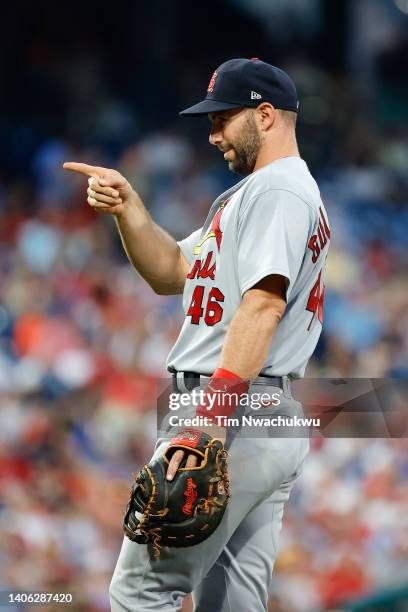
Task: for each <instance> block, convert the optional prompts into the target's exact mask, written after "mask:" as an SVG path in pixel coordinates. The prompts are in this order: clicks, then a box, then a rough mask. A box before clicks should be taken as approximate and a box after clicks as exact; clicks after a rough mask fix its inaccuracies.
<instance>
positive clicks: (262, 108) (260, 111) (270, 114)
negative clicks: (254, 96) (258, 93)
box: [255, 102, 276, 132]
mask: <svg viewBox="0 0 408 612" xmlns="http://www.w3.org/2000/svg"><path fill="white" fill-rule="evenodd" d="M255 112H256V114H257V117H258V122H259V125H260V128H261V130H263V131H265V132H267V131H268V130H269V129H270V128H271V127H272V126H273V124H274V123H275V119H276V108H275V107H274V106H273V105H272V104H270V103H269V102H262V104H259V106H257V107H256V109H255Z"/></svg>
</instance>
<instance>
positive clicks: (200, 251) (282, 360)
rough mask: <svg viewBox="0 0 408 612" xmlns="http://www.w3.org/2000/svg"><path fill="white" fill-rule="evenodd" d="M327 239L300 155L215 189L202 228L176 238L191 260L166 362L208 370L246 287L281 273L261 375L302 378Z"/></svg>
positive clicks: (319, 303) (319, 314)
mask: <svg viewBox="0 0 408 612" xmlns="http://www.w3.org/2000/svg"><path fill="white" fill-rule="evenodd" d="M329 242H330V227H329V223H328V219H327V214H326V211H325V208H324V205H323V202H322V200H321V197H320V192H319V189H318V187H317V184H316V182H315V180H314V179H313V177H312V175H311V174H310V172H309V170H308V168H307V165H306V163H305V162H304V161H303V160H302V159H300V158H299V157H285V158H282V159H278V160H276V161H274V162H272V163H270V164H268V165H267V166H264V167H263V168H261V169H259V170H257V171H256V172H254V173H252V174H250V175H249V176H248V177H246V178H244V179H243V180H242V181H240V182H239V183H238V184H237V185H234V187H232V188H231V189H229V190H228V191H226V192H225V193H223V194H222V195H221V196H219V198H217V200H216V201H215V202H214V204H213V205H212V207H211V209H210V211H209V214H208V217H207V220H206V222H205V224H204V225H203V227H202V228H200V229H198V230H197V231H195V232H193V233H192V234H191V235H190V236H188V237H187V238H186V239H185V240H182V241H180V242H179V243H178V244H179V246H180V249H181V251H182V253H183V255H184V256H185V258H186V259H187V261H188V262H189V263H190V264H191V266H190V272H189V273H188V275H187V278H186V282H185V286H184V292H183V308H184V312H185V315H186V317H185V321H184V324H183V326H182V329H181V332H180V335H179V337H178V339H177V341H176V343H175V345H174V347H173V349H172V350H171V352H170V354H169V357H168V360H167V367H168V368H169V369H170V370H177V371H190V372H197V373H200V374H207V375H211V374H212V373H213V372H214V370H215V369H216V368H217V367H218V365H219V359H220V354H221V349H222V345H223V342H224V339H225V334H226V331H227V329H228V326H229V324H230V322H231V320H232V318H233V316H234V314H235V313H236V312H237V309H238V308H239V306H240V303H241V301H242V298H243V295H244V293H245V292H246V291H247V290H248V289H250V288H251V287H253V286H254V285H255V284H256V283H257V282H259V281H260V280H262V279H263V278H264V277H266V276H268V275H270V274H280V275H282V276H284V277H285V278H286V282H287V292H286V299H287V306H286V310H285V314H284V316H283V317H282V320H281V321H280V323H279V325H278V328H277V330H276V333H275V335H274V337H273V339H272V342H271V345H270V349H269V353H268V357H267V360H266V361H265V364H264V366H263V368H262V371H261V374H268V375H273V376H283V375H290V376H291V377H293V378H299V377H302V376H303V375H304V371H305V368H306V365H307V362H308V360H309V358H310V356H311V355H312V353H313V351H314V349H315V346H316V344H317V341H318V339H319V336H320V332H321V327H322V325H321V324H322V318H323V299H324V276H325V261H326V256H327V251H328V248H329Z"/></svg>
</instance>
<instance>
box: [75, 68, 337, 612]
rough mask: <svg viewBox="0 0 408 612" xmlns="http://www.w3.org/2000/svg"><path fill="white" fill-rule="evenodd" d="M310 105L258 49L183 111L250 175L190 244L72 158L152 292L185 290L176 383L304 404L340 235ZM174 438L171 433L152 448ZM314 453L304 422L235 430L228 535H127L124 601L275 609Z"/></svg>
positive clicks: (292, 409) (210, 611)
mask: <svg viewBox="0 0 408 612" xmlns="http://www.w3.org/2000/svg"><path fill="white" fill-rule="evenodd" d="M297 110H298V98H297V93H296V88H295V85H294V83H293V82H292V80H291V79H290V77H289V76H288V75H287V74H286V73H285V72H283V71H282V70H280V69H279V68H276V67H274V66H272V65H270V64H267V63H265V62H263V61H260V60H259V59H257V58H253V59H233V60H229V61H227V62H225V63H223V64H222V65H221V66H219V67H218V68H217V70H216V71H215V72H214V73H213V75H212V77H211V80H210V83H209V85H208V89H207V95H206V97H205V99H204V100H203V101H201V102H199V103H198V104H196V105H195V106H192V107H191V108H188V109H187V110H184V111H183V112H181V113H180V114H181V115H184V116H186V115H187V116H189V115H190V116H194V115H203V114H204V115H207V116H208V118H209V121H210V124H211V128H210V136H209V141H210V144H212V145H215V146H216V147H217V148H218V149H219V150H220V152H221V154H222V155H223V157H224V160H225V161H226V162H227V164H228V167H229V169H230V170H231V171H233V172H235V173H237V174H239V175H241V176H242V177H243V178H242V180H240V181H239V182H238V183H237V184H236V185H234V187H232V188H230V189H229V190H228V191H226V192H225V193H223V194H221V195H220V196H219V197H218V198H217V199H216V200H215V202H214V203H213V205H212V207H211V208H210V211H209V213H208V216H207V219H206V220H205V221H204V223H203V226H202V227H201V228H199V229H197V230H196V231H195V232H193V233H192V234H191V235H190V236H188V237H187V238H186V239H184V240H182V241H180V242H176V241H175V240H174V239H173V238H172V237H171V236H169V235H168V234H167V233H166V232H165V231H164V230H163V229H162V228H160V227H159V226H158V225H157V224H156V223H154V221H153V220H152V219H151V217H150V216H149V214H148V212H147V211H146V209H145V207H144V205H143V203H142V201H141V199H140V197H139V196H138V194H137V193H136V192H135V191H134V190H133V188H132V186H131V185H130V184H129V183H128V182H127V180H126V179H125V178H124V177H123V176H121V175H120V174H119V173H118V172H116V171H115V170H111V169H106V168H99V167H95V166H89V165H86V164H82V163H76V162H69V163H66V164H64V167H65V168H67V169H69V170H74V171H77V172H82V173H84V174H86V175H88V176H89V188H88V202H89V204H90V206H91V207H92V208H94V209H95V210H96V211H98V212H101V213H107V214H111V215H113V216H114V218H115V221H116V223H117V227H118V230H119V233H120V236H121V238H122V242H123V246H124V248H125V251H126V253H127V255H128V257H129V259H130V261H131V263H132V264H133V265H134V267H135V268H136V270H137V271H138V272H139V273H140V274H141V275H142V276H143V278H144V279H145V280H146V281H147V282H148V283H149V284H150V286H151V287H152V288H153V290H154V291H155V292H156V293H159V294H162V295H170V294H178V293H182V294H183V308H184V313H185V320H184V323H183V326H182V329H181V332H180V335H179V337H178V339H177V341H176V343H175V345H174V346H173V348H172V350H171V352H170V355H169V357H168V361H167V367H168V370H169V371H170V372H172V373H173V377H174V382H175V385H176V388H177V390H178V391H179V392H192V390H193V389H194V388H195V387H198V386H200V385H201V384H202V383H203V379H204V380H207V381H208V378H209V377H210V383H211V384H213V385H215V387H216V388H217V389H218V390H219V391H220V390H222V391H227V390H228V388H229V385H231V386H232V387H234V388H235V389H236V388H240V389H241V391H247V390H249V391H250V392H253V390H254V389H258V390H260V389H262V388H264V386H265V388H268V390H269V392H270V393H273V394H274V396H275V397H276V394H277V395H278V397H279V406H276V405H275V404H274V403H273V402H272V403H269V404H267V405H266V406H265V407H263V408H261V411H262V414H269V415H273V414H274V413H276V411H277V410H279V414H285V415H290V416H296V415H298V416H299V415H302V408H301V405H300V404H299V403H298V402H296V401H295V400H294V399H293V397H292V394H291V385H290V381H291V379H294V378H300V377H302V376H303V375H304V372H305V368H306V365H307V362H308V360H309V358H310V356H311V355H312V353H313V351H314V348H315V346H316V343H317V341H318V338H319V335H320V333H321V326H322V314H323V298H324V267H325V260H326V256H327V251H328V247H329V241H330V228H329V223H328V218H327V214H326V211H325V208H324V205H323V203H322V200H321V197H320V193H319V189H318V187H317V185H316V182H315V181H314V179H313V177H312V176H311V174H310V172H309V170H308V168H307V165H306V163H305V162H304V161H303V160H302V159H301V158H300V156H299V151H298V147H297V142H296V135H295V124H296V116H297ZM219 380H222V381H223V385H221V386H220V385H218V387H217V381H219ZM210 383H209V384H210ZM205 411H206V409H205V407H199V408H198V409H197V411H196V414H205ZM250 411H251V407H250V406H249V407H248V412H250ZM258 413H259V411H258ZM224 416H228V415H224ZM224 424H227V421H221V422H220V421H219V420H217V422H215V419H213V420H212V421H211V423H210V426H209V428H207V427H203V428H201V427H200V428H198V429H199V431H201V430H204V431H205V430H207V431H211V435H216V436H217V438H219V439H221V440H222V441H225V439H226V437H227V435H229V430H228V427H224V426H223V425H224ZM215 426H216V427H215ZM168 444H169V441H168V439H165V438H159V439H158V441H157V445H156V449H155V452H154V455H153V458H154V457H159V456H161V455H162V454H163V452H164V450H165V449H166V446H167V445H168ZM307 451H308V439H307V436H301V435H298V432H294V433H293V435H285V436H279V435H273V436H270V435H267V436H252V437H251V436H249V437H248V436H240V435H237V436H235V437H233V436H232V437H231V439H230V441H229V475H230V485H231V498H230V501H229V503H228V506H227V509H226V512H225V515H224V517H223V519H222V521H221V523H220V525H219V526H218V528H217V530H216V531H215V533H213V535H211V536H210V537H209V538H208V539H207V540H205V541H204V542H202V543H200V544H197V545H196V546H191V547H188V548H164V549H163V550H162V551H161V555H160V557H159V558H154V557H153V556H152V554H151V551H149V547H148V546H147V545H141V544H138V543H135V542H132V541H130V540H129V539H128V538H126V537H125V538H124V541H123V546H122V550H121V553H120V556H119V559H118V562H117V566H116V569H115V572H114V575H113V579H112V583H111V587H110V597H111V605H112V610H113V611H114V612H124V611H129V612H130V611H132V612H135V611H138V612H147V611H148V610H163V611H164V610H166V611H167V610H168V611H170V610H179V609H180V607H181V605H182V599H183V597H184V596H185V595H186V594H188V593H192V596H193V602H194V609H195V611H196V612H227V611H231V610H234V611H235V612H239V611H242V612H249V611H251V612H258V611H265V610H267V601H268V590H269V587H270V583H271V576H272V570H273V565H274V561H275V557H276V554H277V541H278V534H279V531H280V528H281V522H282V514H283V507H284V503H285V502H286V501H287V499H288V497H289V494H290V491H291V488H292V486H293V483H294V481H295V480H296V478H297V477H298V475H299V474H300V472H301V469H302V464H303V461H304V459H305V456H306V454H307ZM186 460H187V463H185V462H186ZM182 461H184V464H183V465H187V466H190V467H194V466H196V464H197V457H196V456H195V455H194V454H192V453H188V451H183V450H178V451H177V452H176V453H175V454H174V455H173V457H172V459H171V461H170V463H169V466H168V472H167V479H168V480H169V481H171V479H173V478H176V477H177V469H178V468H179V467H180V464H181V462H182Z"/></svg>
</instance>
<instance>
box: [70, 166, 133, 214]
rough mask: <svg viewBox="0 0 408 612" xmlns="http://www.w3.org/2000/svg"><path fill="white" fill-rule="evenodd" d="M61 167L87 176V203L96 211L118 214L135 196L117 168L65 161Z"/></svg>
mask: <svg viewBox="0 0 408 612" xmlns="http://www.w3.org/2000/svg"><path fill="white" fill-rule="evenodd" d="M63 167H64V168H65V170H72V171H73V172H79V173H80V174H84V175H85V176H88V177H89V178H88V190H87V193H88V204H89V206H91V207H92V208H93V209H94V210H96V211H98V212H101V213H107V214H110V215H116V216H119V215H121V214H122V213H123V212H124V210H125V208H126V207H127V206H128V205H129V204H130V203H131V201H132V199H133V198H135V197H137V195H136V193H135V192H134V191H133V189H132V186H131V185H130V183H129V182H128V181H127V180H126V179H125V177H124V176H122V175H121V174H120V173H119V172H117V170H112V169H110V168H101V167H99V166H90V165H89V164H82V163H79V162H65V163H64V165H63Z"/></svg>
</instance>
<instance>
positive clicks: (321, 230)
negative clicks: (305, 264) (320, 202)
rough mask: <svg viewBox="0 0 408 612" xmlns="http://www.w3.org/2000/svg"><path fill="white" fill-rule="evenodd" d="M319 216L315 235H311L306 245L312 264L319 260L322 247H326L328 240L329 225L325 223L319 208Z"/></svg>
mask: <svg viewBox="0 0 408 612" xmlns="http://www.w3.org/2000/svg"><path fill="white" fill-rule="evenodd" d="M319 214H320V220H319V226H318V228H317V233H316V234H313V236H312V237H311V238H310V240H309V242H308V243H307V246H308V247H309V249H310V250H311V251H312V261H313V263H316V261H317V260H318V258H319V255H320V253H321V252H322V250H323V249H324V247H325V246H326V244H327V242H328V240H329V238H330V229H329V225H328V223H327V220H326V218H325V216H324V214H323V210H322V208H321V207H320V208H319Z"/></svg>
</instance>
